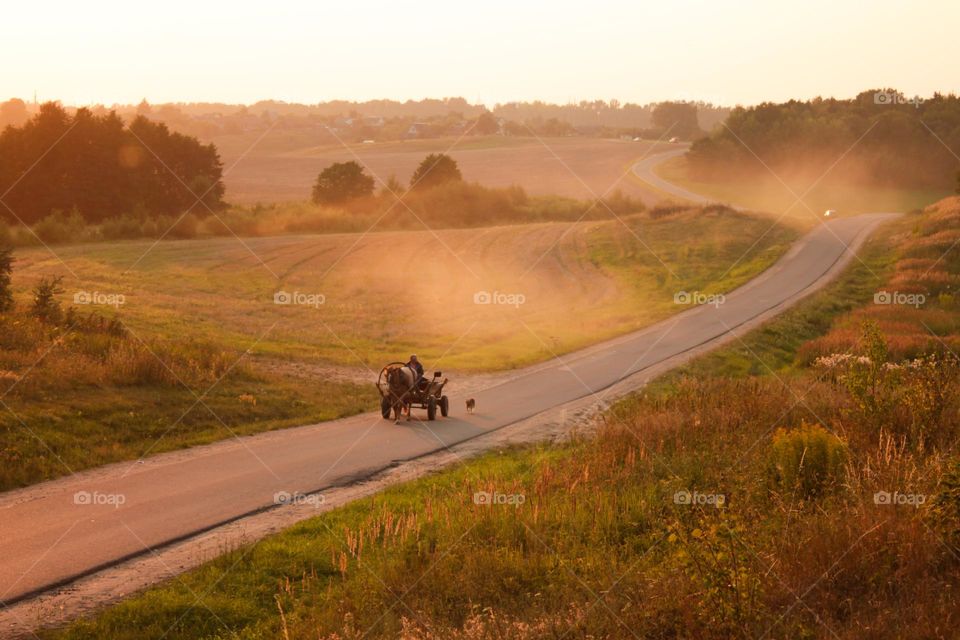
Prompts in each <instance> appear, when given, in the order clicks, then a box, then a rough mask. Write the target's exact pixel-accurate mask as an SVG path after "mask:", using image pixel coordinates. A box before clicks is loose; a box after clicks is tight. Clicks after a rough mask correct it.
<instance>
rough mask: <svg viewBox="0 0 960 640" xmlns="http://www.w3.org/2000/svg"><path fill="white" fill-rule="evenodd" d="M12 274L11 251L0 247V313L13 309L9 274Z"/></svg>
mask: <svg viewBox="0 0 960 640" xmlns="http://www.w3.org/2000/svg"><path fill="white" fill-rule="evenodd" d="M12 272H13V249H10V248H9V247H0V313H2V312H5V311H10V310H11V309H13V292H12V291H11V290H10V274H11V273H12Z"/></svg>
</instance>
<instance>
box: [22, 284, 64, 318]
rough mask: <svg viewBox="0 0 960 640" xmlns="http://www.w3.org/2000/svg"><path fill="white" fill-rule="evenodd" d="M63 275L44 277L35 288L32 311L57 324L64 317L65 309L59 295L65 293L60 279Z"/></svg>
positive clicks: (35, 314)
mask: <svg viewBox="0 0 960 640" xmlns="http://www.w3.org/2000/svg"><path fill="white" fill-rule="evenodd" d="M61 280H63V276H56V277H53V278H47V277H43V278H41V279H40V282H38V283H37V286H36V287H34V289H33V307H32V308H31V310H30V311H31V313H32V314H33V315H34V316H36V317H37V318H40V320H42V321H43V322H49V323H51V324H55V323H57V322H60V318H62V317H63V310H62V309H61V307H60V301H59V300H57V296H58V295H60V294H62V293H63V287H61V286H60V281H61Z"/></svg>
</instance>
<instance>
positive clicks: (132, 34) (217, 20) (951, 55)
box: [0, 0, 960, 105]
mask: <svg viewBox="0 0 960 640" xmlns="http://www.w3.org/2000/svg"><path fill="white" fill-rule="evenodd" d="M4 5H5V6H4V8H3V9H0V59H2V60H3V62H2V68H0V99H6V98H7V97H13V96H17V97H22V98H25V99H32V97H33V93H34V91H36V92H37V93H38V95H39V97H40V99H41V100H45V99H47V100H49V99H60V100H62V101H64V102H66V103H68V104H90V103H104V104H108V105H109V104H112V103H118V102H121V103H130V102H138V101H139V100H140V99H141V98H144V97H145V98H147V99H148V100H149V101H150V102H166V101H187V102H190V101H222V102H247V103H249V102H255V101H256V100H259V99H266V98H273V99H279V100H287V101H290V102H306V103H311V102H319V101H323V100H330V99H336V98H344V99H353V100H363V99H369V98H395V99H407V98H414V99H416V98H422V97H443V96H463V97H465V98H467V99H468V100H471V101H476V100H479V101H482V102H485V103H487V104H491V105H492V104H493V103H494V102H504V101H509V100H534V99H541V100H546V101H551V102H568V101H572V100H583V99H595V98H602V99H607V100H609V99H611V98H616V99H619V100H621V101H623V102H626V101H630V102H641V103H645V102H650V101H657V100H664V99H705V100H708V101H712V102H716V103H722V104H735V103H742V104H752V103H756V102H759V101H761V100H785V99H788V98H793V97H796V98H808V97H812V96H815V95H824V96H826V95H833V96H838V97H849V96H852V95H854V94H856V93H857V92H858V91H860V90H863V89H868V88H875V87H883V86H893V87H896V88H899V89H901V90H903V91H904V92H906V93H908V94H910V95H913V94H914V93H917V94H920V95H929V94H930V93H931V92H933V91H935V90H939V91H943V92H950V91H953V92H960V38H958V37H957V27H958V25H960V2H958V1H956V0H941V1H938V2H935V1H926V2H925V1H911V2H908V1H904V2H888V1H875V2H853V1H848V0H832V1H823V2H821V1H819V0H818V1H813V2H796V3H791V4H789V5H788V4H787V3H785V2H779V1H771V0H765V1H763V0H758V1H752V0H750V1H748V0H743V1H740V2H721V1H719V0H714V1H703V2H695V1H679V0H663V1H662V2H656V3H648V2H643V1H642V0H637V1H634V2H609V1H602V0H581V1H580V2H560V1H558V0H553V1H550V2H539V1H538V2H524V1H523V0H514V1H512V2H499V1H491V0H487V1H485V2H477V1H474V2H456V1H453V0H445V1H438V2H419V3H416V2H412V3H411V2H397V1H396V0H394V1H392V2H376V1H371V0H363V1H361V2H357V1H349V0H345V1H341V2H337V3H328V2H323V1H316V0H315V1H311V2H290V1H284V0H273V1H271V2H245V1H240V2H237V1H233V2H222V3H221V2H205V1H204V0H194V1H192V2H181V1H179V0H163V1H160V2H138V1H137V0H133V1H132V2H131V1H129V0H127V1H126V2H122V3H121V2H96V1H95V0H94V1H92V2H80V1H78V0H71V1H70V2H39V1H31V0H21V1H19V2H17V1H14V2H5V3H4ZM11 7H13V8H11Z"/></svg>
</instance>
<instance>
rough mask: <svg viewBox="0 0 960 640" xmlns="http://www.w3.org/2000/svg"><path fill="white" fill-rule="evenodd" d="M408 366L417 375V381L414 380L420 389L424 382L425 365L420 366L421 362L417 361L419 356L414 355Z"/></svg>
mask: <svg viewBox="0 0 960 640" xmlns="http://www.w3.org/2000/svg"><path fill="white" fill-rule="evenodd" d="M407 366H408V367H410V369H411V370H412V371H413V372H414V373H415V374H416V376H417V379H416V380H414V385H416V386H417V387H419V386H420V384H421V383H420V381H421V380H423V365H422V364H420V360H418V359H417V354H415V353H414V354H412V355H411V356H410V360H409V361H408V362H407Z"/></svg>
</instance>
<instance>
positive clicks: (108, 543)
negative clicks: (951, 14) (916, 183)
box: [0, 152, 893, 606]
mask: <svg viewBox="0 0 960 640" xmlns="http://www.w3.org/2000/svg"><path fill="white" fill-rule="evenodd" d="M671 153H673V152H671ZM657 159H658V160H662V159H663V156H662V155H661V156H659V157H658V158H657ZM657 186H658V187H660V185H657ZM671 186H672V185H671ZM676 195H679V193H678V194H676ZM693 195H695V194H693ZM683 197H687V196H683ZM892 215H893V214H870V215H862V216H856V217H850V218H843V219H837V220H832V221H830V222H828V223H824V224H821V225H820V226H818V227H817V228H816V229H814V230H813V231H811V232H810V233H808V234H807V235H806V236H804V237H803V238H802V239H801V240H800V241H799V242H798V243H797V244H796V245H795V246H794V247H792V248H791V249H790V251H789V252H788V253H787V254H786V255H785V256H783V257H782V258H781V259H780V260H779V261H778V262H777V263H776V264H775V265H774V266H773V267H771V268H770V269H768V270H767V271H766V272H764V273H763V274H761V275H760V276H759V277H757V278H756V279H754V280H752V281H751V282H749V283H747V284H746V285H744V286H742V287H740V288H739V289H737V290H736V291H734V292H732V293H729V294H727V296H726V301H725V303H724V304H722V305H719V306H712V305H702V306H696V307H692V308H690V309H688V310H686V311H684V312H683V313H680V314H678V315H676V316H673V317H672V318H669V319H668V320H666V321H664V322H660V323H658V324H656V325H653V326H650V327H648V328H646V329H644V330H641V331H638V332H636V333H633V334H630V335H627V336H622V337H620V338H617V339H615V340H611V341H609V342H606V343H603V344H601V345H595V346H593V347H590V348H588V349H585V350H583V351H580V352H577V353H573V354H569V355H567V356H564V357H562V358H558V359H555V360H553V361H550V362H547V363H544V364H541V365H537V366H534V367H531V368H529V369H526V370H523V371H520V372H518V373H517V375H516V376H515V377H513V378H511V379H510V380H509V381H508V382H505V383H501V384H498V385H496V386H493V387H490V388H488V389H485V390H483V391H479V392H477V393H474V394H472V395H473V397H474V398H476V401H477V407H478V410H477V413H476V414H473V415H466V414H465V413H464V411H463V409H462V407H463V398H462V397H460V396H458V394H457V389H456V382H455V381H454V382H452V383H451V385H450V386H451V394H450V395H451V404H452V407H453V409H452V411H451V417H450V418H447V419H438V421H437V422H434V423H429V424H428V423H420V422H417V421H414V422H409V423H401V424H400V425H394V424H393V422H392V421H386V420H383V419H382V418H380V416H379V415H378V414H376V413H370V414H364V415H359V416H354V417H351V418H346V419H341V420H336V421H333V422H327V423H323V424H319V425H310V426H306V427H299V428H294V429H286V430H283V431H275V432H271V433H265V434H259V435H255V436H250V437H245V438H242V439H237V440H231V441H225V442H220V443H216V444H213V445H208V446H203V447H198V448H196V449H191V450H189V451H188V452H174V453H170V454H163V455H158V456H155V457H153V458H149V459H147V460H145V461H143V462H141V463H137V462H133V463H120V464H114V465H111V466H109V467H104V468H101V469H96V470H92V471H89V472H83V473H80V474H76V475H74V476H70V477H66V478H62V479H58V480H54V481H50V482H45V483H42V484H39V485H36V486H33V487H28V488H26V489H21V490H17V491H12V492H8V493H5V494H0V558H2V560H0V604H3V605H5V606H7V605H10V604H12V603H14V602H17V601H20V600H23V599H26V598H28V597H30V596H32V595H35V594H38V593H41V592H43V591H45V590H47V589H50V588H53V587H57V586H61V585H63V584H66V583H69V582H71V581H73V580H75V579H77V578H79V577H82V576H85V575H89V574H91V573H94V572H96V571H98V570H100V569H103V568H106V567H109V566H112V565H114V564H117V563H119V562H122V561H124V560H127V559H129V558H132V557H135V556H138V555H141V554H144V553H146V552H147V551H148V550H149V549H155V548H158V547H162V546H164V545H166V544H169V543H172V542H175V541H179V540H182V539H185V538H189V537H191V536H193V535H196V534H197V533H199V532H202V531H205V530H208V529H211V528H213V527H215V526H218V525H220V524H223V523H226V522H231V521H235V520H238V519H240V518H243V517H245V516H248V515H250V514H253V513H257V512H260V511H263V510H266V509H270V508H274V506H275V502H274V496H275V494H276V493H277V492H291V493H292V492H302V493H304V494H308V493H313V492H318V491H323V490H325V489H327V488H330V487H335V486H342V485H344V484H346V483H349V482H351V481H353V480H356V479H358V478H363V477H366V476H368V475H371V474H373V473H375V472H377V471H380V470H383V469H384V468H386V467H389V466H391V465H393V464H395V463H397V462H400V461H404V460H409V459H412V458H416V457H419V456H423V455H425V454H428V453H431V452H434V451H438V450H441V449H443V448H445V447H448V446H451V445H453V444H456V443H458V442H462V441H465V440H467V439H470V438H473V437H476V436H478V435H481V434H484V433H487V432H489V431H492V430H495V429H498V428H501V427H504V426H507V425H510V424H513V423H516V422H518V421H520V420H522V419H525V418H528V417H531V416H534V415H536V414H538V413H540V412H542V411H544V410H547V409H551V408H554V407H557V406H559V405H562V404H565V403H567V402H571V401H574V400H578V399H581V398H584V397H585V396H588V395H590V394H594V393H597V392H599V391H601V390H603V389H605V388H607V387H610V386H612V385H614V384H616V383H617V382H619V381H621V380H623V379H624V378H626V377H628V376H631V375H633V374H636V373H638V372H642V371H644V370H646V369H648V368H650V367H653V366H654V365H657V364H658V363H662V362H664V361H665V360H667V359H669V358H671V357H674V356H677V355H678V354H683V353H685V352H687V351H690V350H693V349H696V348H698V347H702V345H704V344H706V343H710V342H711V341H713V340H718V339H720V338H721V337H722V336H723V335H724V334H725V333H727V332H729V331H730V330H731V329H732V328H735V327H738V326H740V325H743V324H744V323H748V322H750V321H751V320H753V319H756V318H758V317H759V316H761V315H763V314H765V313H768V312H769V311H770V310H771V309H773V308H775V307H777V306H779V305H781V304H783V303H785V302H787V301H791V302H792V301H793V300H795V299H797V297H798V296H801V295H803V294H804V293H805V292H807V291H808V290H812V288H813V287H815V286H817V285H819V284H822V283H823V281H824V280H825V279H826V278H827V277H828V274H829V275H832V273H833V272H834V271H835V269H832V267H834V265H836V264H838V262H839V261H841V260H843V259H847V258H849V251H848V247H849V246H855V245H856V244H857V243H859V241H861V240H862V239H863V238H864V237H865V236H866V234H869V233H870V232H871V231H872V230H873V229H875V228H876V227H877V226H878V225H879V224H880V223H882V222H884V221H886V220H888V219H889V218H890V217H891V216H892ZM78 493H79V495H80V496H81V499H80V502H83V501H84V500H83V497H85V496H90V499H89V500H88V501H87V502H88V503H87V504H77V502H78V501H77V499H76V498H75V496H77V494H78ZM120 497H122V498H120ZM121 500H122V504H117V503H118V502H120V501H121ZM90 503H93V504H90Z"/></svg>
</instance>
